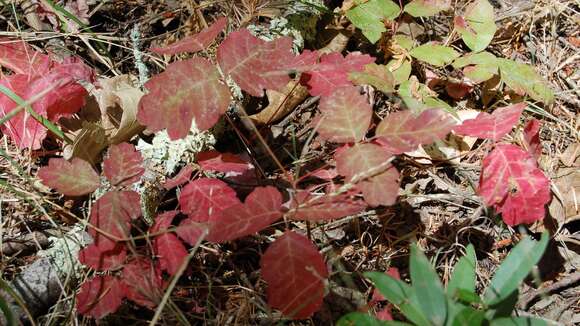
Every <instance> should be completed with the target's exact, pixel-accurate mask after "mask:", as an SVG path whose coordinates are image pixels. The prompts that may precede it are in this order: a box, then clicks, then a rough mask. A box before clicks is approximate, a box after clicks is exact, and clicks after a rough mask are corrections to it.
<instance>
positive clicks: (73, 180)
mask: <svg viewBox="0 0 580 326" xmlns="http://www.w3.org/2000/svg"><path fill="white" fill-rule="evenodd" d="M38 177H39V178H40V179H41V180H42V182H43V183H44V184H45V185H47V186H49V187H51V188H53V189H56V191H58V192H60V193H61V194H63V195H66V196H81V195H85V194H89V193H91V192H93V191H95V190H97V188H99V186H100V185H101V183H100V180H99V175H98V174H97V172H95V170H93V168H92V167H91V165H90V164H89V163H88V162H86V161H83V160H81V159H80V158H76V157H75V158H73V159H72V161H71V162H69V161H67V160H65V159H62V158H51V159H50V160H49V161H48V166H44V167H41V168H40V169H39V170H38Z"/></svg>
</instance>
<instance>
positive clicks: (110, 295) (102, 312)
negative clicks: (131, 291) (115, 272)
mask: <svg viewBox="0 0 580 326" xmlns="http://www.w3.org/2000/svg"><path fill="white" fill-rule="evenodd" d="M123 298H125V287H124V285H123V283H122V282H121V281H120V280H119V278H117V277H114V276H110V275H105V276H97V277H94V278H92V279H90V280H88V281H85V282H84V283H83V285H82V286H81V291H80V292H79V293H78V294H77V298H76V299H77V300H76V303H77V310H78V312H79V313H80V314H81V315H85V316H90V317H93V318H95V319H101V318H103V317H105V316H106V315H108V314H110V313H113V312H115V311H117V309H118V308H119V306H121V303H122V301H123Z"/></svg>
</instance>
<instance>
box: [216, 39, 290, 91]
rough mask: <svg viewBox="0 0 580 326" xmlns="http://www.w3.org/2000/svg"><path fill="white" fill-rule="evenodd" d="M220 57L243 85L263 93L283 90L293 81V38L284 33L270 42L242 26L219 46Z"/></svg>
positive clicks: (237, 81) (246, 88) (230, 72)
mask: <svg viewBox="0 0 580 326" xmlns="http://www.w3.org/2000/svg"><path fill="white" fill-rule="evenodd" d="M217 59H218V63H219V65H220V67H221V68H222V71H223V72H224V74H226V75H230V76H231V77H232V79H233V80H234V81H235V82H236V83H237V84H238V85H239V86H240V88H241V89H243V90H244V91H246V92H248V93H249V94H250V95H253V96H258V97H261V96H263V95H264V89H271V90H279V89H281V88H282V87H284V86H285V85H286V84H287V83H288V82H289V81H290V77H289V76H288V74H289V72H290V67H289V63H291V62H293V60H294V54H293V53H292V39H291V38H290V37H280V38H278V39H276V40H274V41H271V42H266V41H263V40H261V39H259V38H257V37H255V36H253V35H252V34H250V32H249V31H248V30H247V29H242V30H239V31H235V32H233V33H231V34H230V35H228V37H227V38H226V39H225V40H224V41H223V43H222V44H221V45H220V47H219V48H218V52H217Z"/></svg>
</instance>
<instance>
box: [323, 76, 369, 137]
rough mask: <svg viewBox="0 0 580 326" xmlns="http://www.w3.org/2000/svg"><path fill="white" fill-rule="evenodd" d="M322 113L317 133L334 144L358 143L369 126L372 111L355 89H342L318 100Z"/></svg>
mask: <svg viewBox="0 0 580 326" xmlns="http://www.w3.org/2000/svg"><path fill="white" fill-rule="evenodd" d="M319 109H320V112H321V113H322V117H321V119H322V120H321V124H320V126H319V127H318V133H319V135H320V137H321V138H322V139H325V140H328V141H331V142H336V143H352V142H357V141H360V140H361V139H362V138H363V137H364V135H365V134H366V132H367V129H368V128H369V125H370V124H371V118H372V115H373V110H372V108H371V105H370V104H369V102H368V101H367V99H366V98H365V97H364V96H363V95H361V94H360V93H359V92H358V90H357V89H356V88H355V87H352V86H350V87H342V88H340V89H337V90H335V91H334V92H333V93H332V94H331V95H329V96H325V97H323V98H322V99H321V100H320V106H319Z"/></svg>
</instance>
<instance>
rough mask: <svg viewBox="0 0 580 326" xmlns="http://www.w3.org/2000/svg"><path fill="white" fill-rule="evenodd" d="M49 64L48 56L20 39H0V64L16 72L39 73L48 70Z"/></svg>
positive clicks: (25, 73) (24, 73)
mask: <svg viewBox="0 0 580 326" xmlns="http://www.w3.org/2000/svg"><path fill="white" fill-rule="evenodd" d="M50 64H51V60H50V58H49V56H47V55H46V54H42V53H40V52H38V51H36V50H34V49H32V47H30V46H29V45H28V44H27V43H26V42H24V41H23V40H20V39H9V38H1V39H0V66H3V67H6V68H8V69H10V70H12V71H14V72H15V73H17V74H23V75H41V74H45V73H47V72H48V70H49V67H50Z"/></svg>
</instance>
